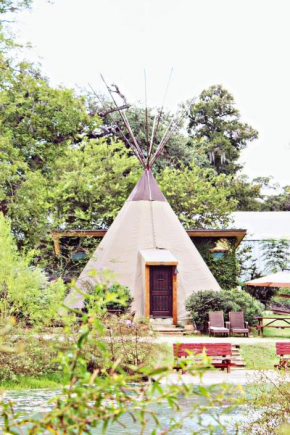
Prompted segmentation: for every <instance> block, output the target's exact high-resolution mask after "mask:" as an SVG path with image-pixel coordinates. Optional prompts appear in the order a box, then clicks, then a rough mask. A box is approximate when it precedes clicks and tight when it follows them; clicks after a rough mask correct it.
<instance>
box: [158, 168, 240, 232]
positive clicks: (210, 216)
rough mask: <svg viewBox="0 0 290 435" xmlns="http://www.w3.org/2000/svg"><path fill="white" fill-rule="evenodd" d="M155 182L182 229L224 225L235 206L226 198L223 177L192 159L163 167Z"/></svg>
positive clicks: (224, 178) (224, 179)
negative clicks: (172, 167) (198, 165)
mask: <svg viewBox="0 0 290 435" xmlns="http://www.w3.org/2000/svg"><path fill="white" fill-rule="evenodd" d="M157 181H158V183H159V186H160V188H161V190H162V192H163V193H164V195H165V197H166V198H167V200H168V202H169V204H170V205H171V206H172V208H173V210H174V211H175V213H176V214H177V216H178V218H179V220H180V221H181V222H182V224H183V225H184V226H185V227H186V228H206V227H211V228H216V227H221V226H226V225H227V223H228V222H229V214H230V212H231V211H233V210H234V209H235V205H236V202H235V200H232V199H230V200H229V198H228V197H229V195H230V188H229V186H228V181H229V180H228V179H227V177H225V176H224V175H219V176H217V175H216V174H215V173H213V171H211V170H202V169H200V168H198V167H197V166H196V165H195V163H194V162H191V164H190V165H189V166H187V167H184V166H182V167H181V168H180V169H170V168H166V169H164V170H163V171H161V173H160V174H159V175H158V177H157Z"/></svg>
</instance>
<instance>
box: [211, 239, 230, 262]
mask: <svg viewBox="0 0 290 435" xmlns="http://www.w3.org/2000/svg"><path fill="white" fill-rule="evenodd" d="M228 246H229V242H228V240H225V239H220V240H218V241H217V243H216V246H215V247H214V248H212V249H210V250H209V252H211V253H212V256H213V258H214V260H220V259H222V258H224V256H225V255H226V253H227V252H228V250H229V247H228Z"/></svg>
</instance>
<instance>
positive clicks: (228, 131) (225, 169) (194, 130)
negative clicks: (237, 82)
mask: <svg viewBox="0 0 290 435" xmlns="http://www.w3.org/2000/svg"><path fill="white" fill-rule="evenodd" d="M188 131H189V134H190V135H191V137H192V138H193V139H194V143H195V150H196V152H197V153H198V154H201V155H206V156H207V157H208V160H209V163H210V165H212V166H213V167H214V168H215V170H216V171H217V173H218V174H220V173H224V174H236V172H237V171H238V170H239V169H241V165H239V164H238V163H237V160H238V158H239V157H240V152H241V150H242V149H244V148H245V147H246V146H247V144H248V143H249V142H251V141H253V140H254V139H256V138H257V137H258V132H257V131H256V130H255V129H253V128H252V127H251V126H249V125H248V124H245V123H242V122H240V113H239V111H238V109H237V108H236V107H235V102H234V98H233V96H232V95H231V94H230V93H229V92H228V91H227V90H226V89H224V88H223V87H222V86H221V85H214V86H211V87H210V88H208V89H206V90H204V91H203V92H202V93H201V94H200V96H199V98H198V100H197V101H196V102H195V103H194V104H193V105H192V107H191V110H190V114H189V127H188Z"/></svg>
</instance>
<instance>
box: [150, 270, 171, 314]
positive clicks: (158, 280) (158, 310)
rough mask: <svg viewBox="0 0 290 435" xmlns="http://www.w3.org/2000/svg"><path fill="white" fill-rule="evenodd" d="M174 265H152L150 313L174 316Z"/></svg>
mask: <svg viewBox="0 0 290 435" xmlns="http://www.w3.org/2000/svg"><path fill="white" fill-rule="evenodd" d="M172 279H173V275H172V266H150V315H151V316H154V317H172V287H173V286H172Z"/></svg>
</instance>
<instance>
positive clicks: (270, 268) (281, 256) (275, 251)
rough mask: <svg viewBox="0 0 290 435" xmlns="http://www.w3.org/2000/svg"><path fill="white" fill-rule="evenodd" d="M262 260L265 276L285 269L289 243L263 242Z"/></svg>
mask: <svg viewBox="0 0 290 435" xmlns="http://www.w3.org/2000/svg"><path fill="white" fill-rule="evenodd" d="M260 244H261V247H262V258H263V260H264V263H265V266H266V268H265V270H264V273H265V274H269V273H276V272H279V271H280V270H282V269H287V267H288V265H289V251H290V242H289V241H288V240H275V239H272V240H263V241H261V242H260Z"/></svg>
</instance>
